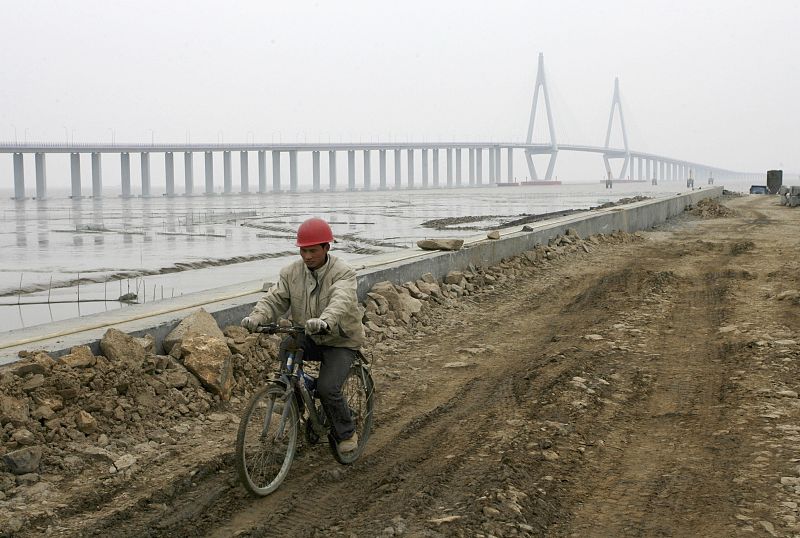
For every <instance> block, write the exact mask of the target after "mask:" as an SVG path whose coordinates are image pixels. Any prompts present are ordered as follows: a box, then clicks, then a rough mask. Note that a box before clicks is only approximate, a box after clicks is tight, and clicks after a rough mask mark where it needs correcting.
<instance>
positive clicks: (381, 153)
mask: <svg viewBox="0 0 800 538" xmlns="http://www.w3.org/2000/svg"><path fill="white" fill-rule="evenodd" d="M378 170H379V172H378V174H379V176H380V189H381V190H385V189H386V150H385V149H381V150H378Z"/></svg>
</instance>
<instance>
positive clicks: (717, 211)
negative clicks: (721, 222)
mask: <svg viewBox="0 0 800 538" xmlns="http://www.w3.org/2000/svg"><path fill="white" fill-rule="evenodd" d="M686 210H687V211H689V212H690V213H691V214H693V215H697V216H699V217H701V218H704V219H716V218H720V217H731V216H733V215H735V214H736V212H735V211H733V210H732V209H730V208H728V207H726V206H724V205H722V204H721V203H719V201H718V200H715V199H714V198H703V199H702V200H700V201H699V202H697V203H696V204H695V205H693V206H692V205H690V206H688V207H687V208H686Z"/></svg>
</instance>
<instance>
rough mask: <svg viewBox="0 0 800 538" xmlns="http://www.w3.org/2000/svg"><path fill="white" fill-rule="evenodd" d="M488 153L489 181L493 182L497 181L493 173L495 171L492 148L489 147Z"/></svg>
mask: <svg viewBox="0 0 800 538" xmlns="http://www.w3.org/2000/svg"><path fill="white" fill-rule="evenodd" d="M488 153H489V183H494V182H495V181H497V178H496V177H495V175H494V171H495V168H494V161H495V157H496V155H495V152H494V148H489V149H488Z"/></svg>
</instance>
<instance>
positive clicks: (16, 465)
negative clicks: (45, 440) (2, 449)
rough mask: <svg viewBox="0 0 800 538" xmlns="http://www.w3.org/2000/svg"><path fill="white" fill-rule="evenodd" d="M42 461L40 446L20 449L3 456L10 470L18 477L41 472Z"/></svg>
mask: <svg viewBox="0 0 800 538" xmlns="http://www.w3.org/2000/svg"><path fill="white" fill-rule="evenodd" d="M40 461H42V447H40V446H28V447H25V448H20V449H19V450H15V451H13V452H9V453H8V454H6V455H5V456H3V462H5V464H6V467H8V470H9V471H11V472H12V473H14V474H16V475H21V474H28V473H35V472H36V471H37V470H39V462H40Z"/></svg>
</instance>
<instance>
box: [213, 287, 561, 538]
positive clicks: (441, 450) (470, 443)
mask: <svg viewBox="0 0 800 538" xmlns="http://www.w3.org/2000/svg"><path fill="white" fill-rule="evenodd" d="M545 298H546V296H545V297H542V302H543V303H544V302H545V300H544V299H545ZM511 306H516V305H511ZM556 313H557V312H556V311H554V312H553V313H552V314H551V315H555V314H556ZM542 332H543V333H545V334H549V332H550V329H549V328H548V327H547V326H543V329H542ZM478 336H479V333H473V334H459V335H458V337H457V339H454V341H438V342H435V343H434V344H433V345H434V346H435V347H434V348H432V349H433V350H435V351H439V352H440V353H441V354H443V355H445V356H446V352H447V351H449V352H452V350H453V349H454V348H455V347H456V346H457V345H459V343H461V344H463V342H464V341H471V340H472V338H476V337H478ZM493 343H498V344H499V345H502V343H501V342H494V341H493ZM398 355H403V352H402V351H400V352H398ZM492 360H493V361H495V360H496V361H498V363H499V364H494V365H493V366H490V367H481V368H480V371H479V372H478V374H477V375H476V376H473V377H469V378H467V379H466V380H460V379H452V380H450V381H449V382H448V381H445V383H443V384H442V386H441V387H440V389H439V390H440V393H442V394H452V396H451V397H450V398H447V399H445V400H444V401H443V402H442V403H440V404H438V405H437V406H435V407H433V408H432V409H430V410H427V411H421V412H420V411H413V412H412V413H411V414H406V422H401V423H398V424H395V425H394V426H388V429H389V430H391V431H389V432H385V433H384V432H377V433H376V434H374V436H373V438H372V439H371V441H370V445H371V446H370V447H368V452H367V455H366V456H365V457H362V458H361V460H359V462H357V463H356V464H355V465H354V466H353V467H351V468H344V469H343V471H344V472H343V473H342V474H343V475H345V476H346V482H347V483H348V484H357V488H356V491H355V492H353V491H350V492H348V494H349V495H352V494H355V495H353V497H350V498H347V499H346V500H345V499H343V498H342V484H341V483H339V482H340V481H341V480H344V478H345V477H344V476H342V477H341V478H339V477H338V476H337V479H336V480H334V483H326V481H325V479H324V478H319V477H315V478H311V480H310V483H308V482H306V483H305V484H303V486H302V490H301V491H296V492H293V493H292V495H291V496H290V497H288V498H287V497H286V496H281V497H276V496H271V497H269V498H267V499H264V500H261V501H254V504H253V507H251V508H249V509H246V510H245V511H244V512H243V513H240V514H239V515H238V516H237V517H236V518H234V520H232V521H230V522H229V523H228V524H225V525H222V526H221V527H219V528H217V529H215V530H214V531H213V532H210V533H209V535H210V536H228V535H230V534H231V533H233V532H235V529H243V528H249V529H250V530H249V531H248V533H247V535H252V536H289V535H293V536H294V535H305V534H309V533H310V535H313V533H314V532H319V533H321V535H326V533H327V532H335V531H336V530H337V528H336V527H337V523H339V522H343V521H345V522H348V531H351V532H355V533H356V534H357V535H359V536H370V535H374V534H375V533H377V532H379V531H381V530H382V529H383V526H381V524H382V523H383V524H384V525H385V522H386V521H387V514H393V513H398V512H402V513H403V514H404V515H405V516H406V518H408V517H409V515H410V514H413V515H414V517H413V520H414V521H413V522H409V524H410V523H414V522H415V524H417V525H419V526H425V525H426V524H429V523H428V521H427V520H428V519H435V518H436V517H437V516H443V515H448V514H442V513H440V512H439V511H437V508H438V505H437V506H432V505H431V501H432V499H438V498H439V497H440V496H442V495H444V494H446V493H447V492H448V491H454V492H457V493H456V497H459V499H458V500H454V501H452V502H451V503H448V504H449V505H451V506H456V507H458V506H467V504H466V503H467V501H466V500H465V499H463V498H460V497H463V490H464V484H465V483H471V484H477V483H480V481H481V480H479V479H477V478H475V474H476V473H475V469H474V463H475V461H474V460H475V458H476V454H479V453H481V451H482V450H483V444H484V443H485V441H486V435H487V433H491V429H492V428H491V425H492V424H495V423H498V422H503V421H505V419H506V413H507V410H508V409H510V408H513V407H514V406H515V405H517V403H518V402H517V399H516V398H517V397H516V395H515V394H514V390H513V386H512V384H510V383H508V380H509V379H514V378H517V377H521V376H524V375H525V374H526V372H527V368H528V366H526V365H525V363H524V362H520V361H518V360H516V359H515V357H509V358H504V357H502V356H500V354H499V353H498V354H497V355H496V356H494V357H492ZM573 367H574V366H573V365H572V364H561V365H557V366H555V367H551V368H550V370H552V371H551V372H549V373H545V372H542V373H541V374H540V376H539V377H538V378H537V381H536V383H537V384H538V385H540V386H541V387H544V388H543V389H542V390H547V388H549V387H550V386H552V385H554V384H557V383H560V382H562V381H563V378H564V375H565V374H564V372H565V371H566V370H569V369H570V368H573ZM378 413H380V411H378ZM476 417H479V419H477V420H476ZM409 418H410V420H409ZM298 463H299V462H298V461H297V460H296V463H295V465H297V464H298ZM498 463H499V460H498V461H497V462H494V463H493V464H492V465H490V466H488V467H485V468H484V470H483V473H485V474H488V475H491V474H493V473H494V472H495V471H494V470H493V469H494V467H493V465H497V464H498ZM337 475H338V473H337ZM339 476H341V475H339ZM297 478H298V477H293V476H290V477H289V478H288V479H287V483H286V484H285V485H284V486H282V488H286V489H287V490H288V489H296V488H297V486H296V485H295V481H296V480H297ZM290 483H291V484H290ZM265 514H266V515H265ZM449 515H454V514H449ZM462 517H465V518H467V515H463V516H462ZM465 522H466V521H465Z"/></svg>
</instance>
